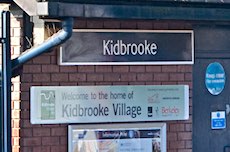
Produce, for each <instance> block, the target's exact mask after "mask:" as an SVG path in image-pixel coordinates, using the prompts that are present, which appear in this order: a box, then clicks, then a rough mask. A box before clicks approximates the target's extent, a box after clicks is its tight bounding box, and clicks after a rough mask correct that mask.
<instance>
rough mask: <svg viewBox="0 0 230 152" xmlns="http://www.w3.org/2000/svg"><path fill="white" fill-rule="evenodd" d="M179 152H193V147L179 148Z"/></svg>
mask: <svg viewBox="0 0 230 152" xmlns="http://www.w3.org/2000/svg"><path fill="white" fill-rule="evenodd" d="M178 152H192V149H178Z"/></svg>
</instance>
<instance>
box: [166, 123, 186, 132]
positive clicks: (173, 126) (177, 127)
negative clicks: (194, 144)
mask: <svg viewBox="0 0 230 152" xmlns="http://www.w3.org/2000/svg"><path fill="white" fill-rule="evenodd" d="M169 128H170V131H172V132H179V131H180V132H181V131H185V124H179V123H176V124H170V125H169Z"/></svg>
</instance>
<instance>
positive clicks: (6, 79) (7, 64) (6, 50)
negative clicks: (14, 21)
mask: <svg viewBox="0 0 230 152" xmlns="http://www.w3.org/2000/svg"><path fill="white" fill-rule="evenodd" d="M1 40H2V91H1V99H2V103H3V104H2V106H3V129H2V130H3V152H11V151H12V135H11V134H12V133H11V132H12V131H11V129H12V128H11V51H10V12H8V11H3V12H2V39H1Z"/></svg>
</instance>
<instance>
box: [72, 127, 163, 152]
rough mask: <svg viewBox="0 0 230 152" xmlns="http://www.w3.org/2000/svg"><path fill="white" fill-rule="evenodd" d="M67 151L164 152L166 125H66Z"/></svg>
mask: <svg viewBox="0 0 230 152" xmlns="http://www.w3.org/2000/svg"><path fill="white" fill-rule="evenodd" d="M68 132H69V133H68V134H69V137H68V144H69V145H68V152H86V151H87V152H166V124H165V123H142V124H136V123H135V124H113V125H111V124H110V125H109V124H106V125H104V124H103V125H102V124H101V125H93V126H92V125H90V126H89V125H80V126H79V125H73V126H72V125H70V126H69V129H68Z"/></svg>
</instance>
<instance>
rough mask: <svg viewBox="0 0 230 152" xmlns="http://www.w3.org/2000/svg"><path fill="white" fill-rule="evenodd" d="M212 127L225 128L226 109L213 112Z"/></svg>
mask: <svg viewBox="0 0 230 152" xmlns="http://www.w3.org/2000/svg"><path fill="white" fill-rule="evenodd" d="M211 123H212V129H225V128H226V118H225V111H216V112H212V114H211Z"/></svg>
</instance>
